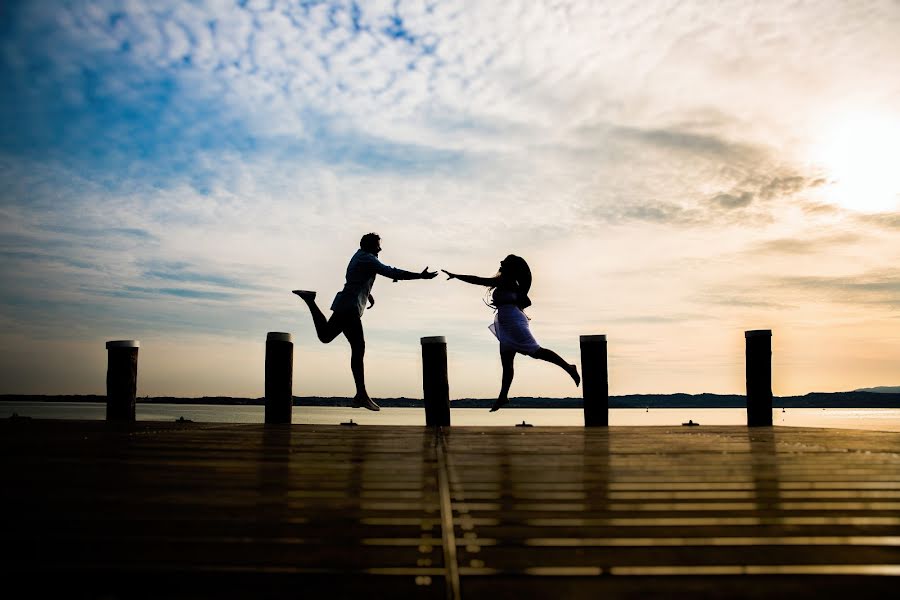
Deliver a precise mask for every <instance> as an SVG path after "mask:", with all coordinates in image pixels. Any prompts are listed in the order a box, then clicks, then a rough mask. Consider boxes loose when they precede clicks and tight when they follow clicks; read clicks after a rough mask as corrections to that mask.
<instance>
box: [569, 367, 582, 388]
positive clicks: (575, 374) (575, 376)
mask: <svg viewBox="0 0 900 600" xmlns="http://www.w3.org/2000/svg"><path fill="white" fill-rule="evenodd" d="M566 371H568V372H569V376H570V377H572V381H574V382H575V387H578V386H580V385H581V375H579V374H578V367H576V366H575V365H569V368H568V369H566Z"/></svg>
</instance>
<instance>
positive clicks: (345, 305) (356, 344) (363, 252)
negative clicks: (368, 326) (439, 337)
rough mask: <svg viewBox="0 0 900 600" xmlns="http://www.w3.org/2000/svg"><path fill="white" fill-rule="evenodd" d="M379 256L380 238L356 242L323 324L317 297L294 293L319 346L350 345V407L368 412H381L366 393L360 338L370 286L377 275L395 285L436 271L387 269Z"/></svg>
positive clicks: (372, 235)
mask: <svg viewBox="0 0 900 600" xmlns="http://www.w3.org/2000/svg"><path fill="white" fill-rule="evenodd" d="M379 252H381V238H380V237H379V236H378V234H376V233H367V234H366V235H364V236H362V239H361V240H359V250H357V251H356V254H354V255H353V258H351V259H350V264H349V265H347V275H346V283H344V289H342V290H341V291H340V292H338V293H337V295H336V296H335V297H334V302H332V303H331V310H332V311H334V312H333V313H332V314H331V318H330V319H328V320H325V315H323V314H322V311H321V310H319V307H318V306H317V305H316V293H315V292H312V291H308V290H293V293H294V294H297V295H298V296H300V298H302V299H303V300H304V301H305V302H306V305H307V306H309V312H310V313H312V318H313V324H314V325H315V326H316V335H318V336H319V340H321V341H322V343H324V344H327V343H329V342H331V340H333V339H334V338H336V337H337V336H338V334H339V333H343V334H344V337H346V338H347V341H348V342H350V351H351V354H350V370H351V371H352V372H353V381H354V382H355V383H356V396H355V397H354V398H353V407H354V408H358V407H360V406H362V407H365V408H368V409H369V410H381V408H380V407H379V406H378V405H377V404H375V402H373V401H372V399H371V398H369V393H368V392H367V391H366V374H365V366H364V365H363V357H364V356H365V354H366V340H365V337H364V336H363V328H362V320H361V319H362V315H363V312H364V311H365V310H366V308H367V307H366V301H368V302H369V306H368V308H372V307H373V306H375V298H373V297H372V284H374V283H375V276H376V275H384V276H385V277H390V278H391V279H393V280H394V281H398V280H400V279H433V278H434V277H436V276H437V271H429V270H428V267H425V268H424V269H423V270H422V272H421V273H413V272H412V271H404V270H403V269H396V268H394V267H389V266H388V265H386V264H384V263H382V262H381V261H380V260H378V253H379Z"/></svg>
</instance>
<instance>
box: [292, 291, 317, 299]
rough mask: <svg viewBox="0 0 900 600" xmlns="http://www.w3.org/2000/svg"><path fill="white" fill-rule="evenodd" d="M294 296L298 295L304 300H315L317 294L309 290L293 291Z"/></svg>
mask: <svg viewBox="0 0 900 600" xmlns="http://www.w3.org/2000/svg"><path fill="white" fill-rule="evenodd" d="M291 293H292V294H297V295H298V296H300V297H301V298H302V299H304V300H315V299H316V293H315V292H311V291H309V290H291Z"/></svg>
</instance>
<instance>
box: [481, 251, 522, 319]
mask: <svg viewBox="0 0 900 600" xmlns="http://www.w3.org/2000/svg"><path fill="white" fill-rule="evenodd" d="M497 276H499V277H500V278H501V279H502V281H503V286H504V287H508V288H510V289H511V290H513V291H515V292H516V305H517V306H518V307H519V308H520V309H521V310H525V309H526V308H528V307H529V306H531V299H530V298H529V297H528V291H529V290H530V289H531V268H530V267H529V266H528V263H527V262H525V259H524V258H522V257H521V256H516V255H515V254H510V255H509V256H507V257H506V259H505V260H504V267H503V270H502V271H498V272H497ZM493 291H494V288H490V289H489V290H488V295H490V294H492V293H493ZM486 304H488V306H491V307H492V308H497V307H496V306H494V305H493V304H492V303H487V302H486Z"/></svg>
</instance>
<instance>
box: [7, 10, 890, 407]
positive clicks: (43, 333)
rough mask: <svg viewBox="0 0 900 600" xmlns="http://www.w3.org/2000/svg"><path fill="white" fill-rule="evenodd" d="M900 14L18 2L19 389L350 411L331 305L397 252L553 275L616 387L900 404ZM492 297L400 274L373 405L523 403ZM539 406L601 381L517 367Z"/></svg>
mask: <svg viewBox="0 0 900 600" xmlns="http://www.w3.org/2000/svg"><path fill="white" fill-rule="evenodd" d="M898 56H900V2H897V1H896V0H884V1H875V2H868V1H863V0H852V1H830V2H824V1H823V2H802V1H798V2H784V1H781V0H776V1H768V0H766V1H762V0H761V1H746V0H737V1H731V0H723V1H715V2H700V1H648V0H641V1H639V2H638V1H623V2H616V1H604V2H599V1H598V2H592V1H568V2H567V1H565V0H556V1H550V0H546V1H539V0H521V1H520V0H505V1H504V2H484V1H482V0H478V1H472V2H459V1H457V2H406V1H399V0H397V1H388V2H383V1H372V2H325V1H322V2H319V1H296V0H295V1H290V2H287V1H284V2H282V1H251V0H246V1H226V0H221V1H212V0H210V1H206V2H203V1H197V2H185V1H180V0H179V1H167V0H154V1H152V2H150V1H149V0H148V1H142V0H130V1H107V0H94V1H90V2H88V1H79V0H72V1H69V2H63V1H59V2H54V1H50V0H48V1H37V2H35V1H21V2H19V1H8V2H3V3H2V4H0V81H2V87H0V278H2V279H0V282H2V285H0V393H5V394H103V393H105V370H106V359H107V357H106V350H105V342H106V341H107V340H117V339H136V340H139V341H140V343H141V349H140V359H139V361H140V362H139V380H138V394H139V395H140V396H147V395H149V396H163V395H169V396H215V395H222V396H249V397H260V396H262V395H263V393H264V371H263V369H264V357H265V338H266V333H267V332H269V331H284V332H290V333H292V334H293V337H294V374H293V390H294V394H295V395H299V396H306V395H324V396H352V395H353V390H354V388H353V380H352V378H351V376H350V372H349V355H350V352H349V346H348V345H347V344H346V342H345V341H344V340H343V339H341V338H339V339H338V340H336V341H335V342H333V343H332V344H330V345H323V344H321V343H319V342H318V340H317V339H316V338H315V332H314V330H313V327H312V323H311V320H310V317H309V314H308V311H307V310H306V308H305V306H304V305H303V304H302V303H301V301H300V300H299V299H297V298H296V297H295V296H292V295H291V294H290V290H292V289H296V288H303V289H313V290H317V291H318V293H319V303H320V305H321V306H322V307H323V309H326V310H327V307H328V306H329V304H330V301H331V298H332V297H333V295H334V294H335V293H336V292H337V291H338V290H339V289H340V288H341V286H342V285H343V281H344V270H345V268H346V264H347V262H348V260H349V259H350V257H351V256H352V255H353V253H354V252H355V250H356V249H357V247H358V243H359V238H360V237H361V236H362V235H363V234H364V233H367V232H370V231H372V232H377V233H378V234H380V235H381V237H382V248H383V252H382V253H381V256H380V258H381V260H382V261H383V262H385V263H387V264H389V265H392V266H396V267H400V268H404V269H408V270H414V271H420V270H421V269H423V268H424V267H426V266H428V267H430V268H431V269H435V268H443V269H447V270H450V271H453V272H457V273H470V274H476V275H482V276H490V275H493V274H494V273H496V271H497V268H498V266H499V262H500V260H502V259H503V257H505V256H506V255H507V254H510V253H513V254H518V255H520V256H522V257H524V258H525V259H526V260H527V261H528V262H529V264H530V265H531V268H532V271H533V275H534V284H533V287H532V290H531V294H530V296H531V298H532V300H533V302H534V305H533V306H532V307H530V308H529V309H528V311H527V312H528V314H529V316H530V318H531V329H532V332H533V333H534V335H535V337H536V338H537V340H538V342H540V344H541V345H542V346H544V347H547V348H550V349H553V350H555V351H556V352H558V353H559V354H560V355H562V356H563V357H564V358H565V359H567V360H568V361H570V362H578V360H579V341H578V340H579V335H593V334H605V335H607V339H608V353H609V359H608V364H609V384H610V393H611V394H616V395H619V394H635V393H675V392H687V393H701V392H711V393H743V392H744V354H743V353H744V331H746V330H750V329H771V330H772V331H773V338H772V347H773V389H774V393H775V394H776V395H795V394H805V393H807V392H814V391H841V390H849V389H856V388H860V387H870V386H878V385H898V384H900V368H898V364H900V311H898V308H900V235H898V233H900V69H898V68H897V57H898ZM483 292H484V288H478V287H475V286H469V285H466V284H463V283H460V282H459V281H447V280H446V279H445V278H444V277H443V276H441V277H439V278H436V279H433V280H430V281H401V282H398V283H393V282H391V281H390V280H389V279H385V278H379V280H378V281H376V283H375V286H374V288H373V295H374V296H375V299H376V303H375V307H374V308H373V309H372V310H369V311H367V312H366V314H365V316H364V318H363V324H364V327H365V331H366V340H367V356H366V365H367V380H368V388H369V393H370V394H371V395H372V396H373V397H398V396H407V397H421V396H422V381H421V350H420V343H419V340H420V338H421V337H424V336H432V335H444V336H446V338H447V343H448V357H449V359H448V360H449V378H450V394H451V397H452V398H462V397H492V396H495V395H496V394H497V391H498V390H499V385H500V361H499V356H498V352H497V341H496V339H495V338H493V336H492V335H491V333H490V332H489V330H488V328H487V327H488V325H489V324H490V323H491V322H492V320H493V311H492V310H491V309H490V308H489V307H487V306H486V305H485V303H484V302H483V299H484V293H483ZM511 395H513V396H550V397H573V396H578V395H580V390H578V389H576V388H575V387H574V386H573V384H572V382H571V380H570V379H569V377H568V376H567V375H566V374H565V373H564V372H563V371H562V370H560V369H558V368H556V367H554V366H552V365H549V364H547V363H541V362H539V361H532V360H531V359H529V358H527V357H519V358H518V359H517V361H516V379H515V381H514V383H513V386H512V389H511Z"/></svg>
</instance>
